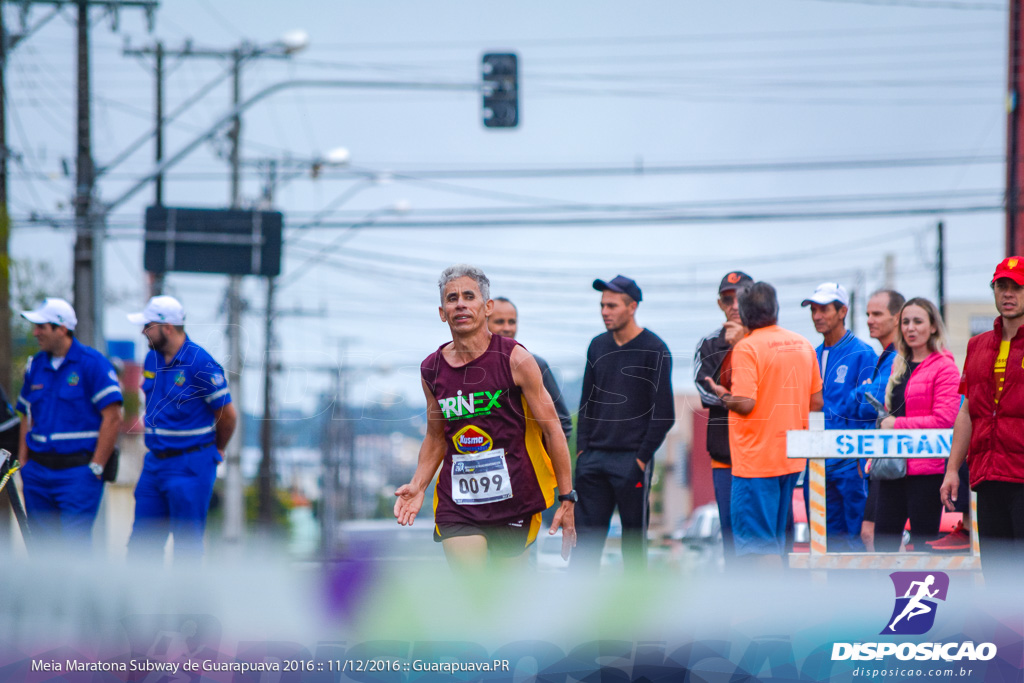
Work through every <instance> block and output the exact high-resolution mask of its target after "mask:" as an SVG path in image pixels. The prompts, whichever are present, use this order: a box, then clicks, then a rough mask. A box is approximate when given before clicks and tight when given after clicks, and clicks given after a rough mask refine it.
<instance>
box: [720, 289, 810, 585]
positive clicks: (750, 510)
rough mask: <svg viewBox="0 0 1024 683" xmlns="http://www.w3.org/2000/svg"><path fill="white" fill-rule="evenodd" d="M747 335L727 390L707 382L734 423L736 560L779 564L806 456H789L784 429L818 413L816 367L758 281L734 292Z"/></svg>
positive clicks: (778, 566) (734, 358) (804, 343)
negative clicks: (782, 323) (780, 321)
mask: <svg viewBox="0 0 1024 683" xmlns="http://www.w3.org/2000/svg"><path fill="white" fill-rule="evenodd" d="M739 307H740V318H741V319H742V321H743V325H744V326H745V327H746V328H747V329H748V330H750V334H748V335H747V336H746V337H744V338H743V339H742V340H740V342H739V343H737V344H736V346H735V348H734V349H733V352H732V390H731V393H730V391H729V390H726V388H725V387H723V386H722V385H720V384H718V383H716V382H715V381H714V380H712V379H710V378H709V379H708V380H707V384H708V386H709V387H710V388H711V390H712V391H713V392H715V394H716V395H717V396H718V397H719V398H720V399H721V400H722V402H723V403H725V405H726V407H727V408H728V409H729V412H730V414H731V417H732V420H731V421H730V425H729V450H730V452H731V454H732V504H731V508H732V527H733V538H734V540H735V544H736V555H737V557H738V558H739V559H742V558H744V557H747V560H746V561H747V562H749V564H750V565H751V567H752V568H758V569H779V570H781V569H782V555H783V554H784V553H785V550H786V520H787V518H788V517H789V512H790V506H791V505H792V499H793V487H794V486H795V485H796V481H797V479H798V478H799V476H800V474H799V473H800V472H801V471H802V470H803V469H804V464H805V461H804V460H790V459H789V458H787V457H786V432H787V431H788V430H791V429H807V424H808V415H809V413H810V412H812V411H818V410H821V408H822V406H823V405H824V401H823V399H822V395H821V387H822V385H821V372H820V370H819V369H818V358H817V356H816V355H815V353H814V348H813V347H812V346H811V343H810V342H809V341H807V340H806V339H805V338H803V337H802V336H800V335H799V334H796V333H795V332H790V331H789V330H785V329H783V328H781V327H779V325H778V317H779V300H778V296H777V295H776V293H775V288H774V287H772V286H771V285H770V284H768V283H767V282H756V283H754V284H753V285H751V286H750V287H748V288H747V289H746V291H744V292H743V293H742V294H741V295H740V297H739Z"/></svg>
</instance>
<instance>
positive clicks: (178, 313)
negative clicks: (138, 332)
mask: <svg viewBox="0 0 1024 683" xmlns="http://www.w3.org/2000/svg"><path fill="white" fill-rule="evenodd" d="M128 322H132V323H135V324H136V325H145V324H147V323H159V324H161V325H184V324H185V307H184V306H182V305H181V302H180V301H178V300H177V299H175V298H174V297H173V296H154V297H153V298H152V299H150V300H149V303H147V304H146V307H145V308H144V309H142V312H141V313H129V314H128Z"/></svg>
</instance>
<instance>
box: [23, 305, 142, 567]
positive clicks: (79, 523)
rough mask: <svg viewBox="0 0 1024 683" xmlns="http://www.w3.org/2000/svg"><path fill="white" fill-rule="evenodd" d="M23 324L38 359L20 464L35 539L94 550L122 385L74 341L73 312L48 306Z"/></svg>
mask: <svg viewBox="0 0 1024 683" xmlns="http://www.w3.org/2000/svg"><path fill="white" fill-rule="evenodd" d="M21 315H22V317H23V318H25V319H26V320H28V321H29V322H30V323H32V335H33V336H34V337H35V338H36V341H37V342H38V343H39V353H37V354H36V355H35V356H33V357H32V359H31V360H30V361H29V364H28V367H27V368H26V369H25V382H24V384H23V385H22V387H21V393H20V395H19V396H18V412H19V413H20V414H21V415H22V417H23V419H22V421H21V439H20V442H19V444H18V459H19V460H20V461H21V464H22V470H21V480H22V483H23V485H24V489H25V510H26V512H28V515H29V528H30V529H31V530H32V531H33V533H34V540H37V541H42V542H45V543H57V542H60V543H61V548H62V549H63V550H65V551H67V550H68V549H69V548H68V544H71V545H74V546H76V548H75V549H76V550H80V549H82V548H88V546H89V544H90V542H91V540H92V526H93V522H94V521H95V520H96V513H97V511H98V510H99V508H100V500H101V499H102V497H103V467H104V465H106V463H107V460H108V459H109V458H110V456H111V454H112V453H113V451H114V444H115V442H116V441H117V436H118V433H119V431H120V427H121V404H122V402H123V400H122V398H121V385H120V383H119V382H118V379H117V373H116V372H114V368H113V366H112V365H111V364H110V361H108V360H107V359H106V358H104V357H103V355H102V354H101V353H100V352H99V351H97V350H95V349H93V348H90V347H88V346H85V345H84V344H82V343H81V342H79V341H78V340H77V339H75V335H74V331H75V327H76V326H77V324H78V318H77V317H76V316H75V309H74V308H72V307H71V304H69V303H68V302H67V301H65V300H64V299H56V298H51V299H46V300H45V301H44V302H43V304H42V306H40V307H39V308H37V309H36V310H34V311H25V312H23V313H22V314H21Z"/></svg>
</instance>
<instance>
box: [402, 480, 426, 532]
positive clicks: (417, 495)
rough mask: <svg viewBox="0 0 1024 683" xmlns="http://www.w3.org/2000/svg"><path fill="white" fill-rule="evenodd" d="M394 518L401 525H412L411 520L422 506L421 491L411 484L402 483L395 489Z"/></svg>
mask: <svg viewBox="0 0 1024 683" xmlns="http://www.w3.org/2000/svg"><path fill="white" fill-rule="evenodd" d="M395 496H396V497H397V498H398V500H396V501H395V518H396V519H397V520H398V523H399V524H401V525H402V526H412V523H413V520H415V519H416V515H417V514H418V513H419V511H420V508H421V507H422V506H423V491H420V490H418V489H416V488H414V487H413V485H412V484H402V485H401V486H399V487H398V489H397V490H396V491H395Z"/></svg>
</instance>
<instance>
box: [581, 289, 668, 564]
mask: <svg viewBox="0 0 1024 683" xmlns="http://www.w3.org/2000/svg"><path fill="white" fill-rule="evenodd" d="M594 289H596V290H598V291H599V292H602V294H601V318H602V319H603V320H604V326H605V329H607V330H608V331H607V332H605V333H604V334H601V335H598V336H597V337H594V339H593V341H591V342H590V348H589V349H588V350H587V367H586V369H585V371H584V373H583V395H582V397H581V399H580V412H579V423H578V425H577V435H576V443H577V451H578V452H577V459H576V491H577V492H578V494H579V502H578V503H577V505H576V529H577V539H578V540H577V546H576V551H575V552H574V553H573V555H572V559H571V563H570V566H571V567H572V568H573V569H577V570H584V571H591V572H595V571H597V569H598V566H599V564H600V561H601V552H602V549H603V547H604V541H605V538H606V537H607V536H608V526H609V524H610V522H611V517H612V512H613V511H614V510H615V508H616V506H617V507H618V509H619V518H620V519H621V520H622V560H623V565H624V566H625V568H626V569H627V570H629V571H636V570H643V569H645V568H646V567H647V546H646V544H647V517H648V501H647V498H648V493H649V491H650V485H651V473H652V471H653V469H654V460H653V458H654V452H655V451H656V450H657V449H658V448H659V447H660V446H661V443H662V441H664V439H665V435H666V434H667V433H668V431H669V429H671V428H672V424H673V423H674V422H675V408H674V406H673V397H672V355H671V354H670V352H669V350H668V347H667V346H665V342H663V341H662V340H661V339H659V338H658V336H657V335H656V334H654V333H653V332H651V331H650V330H646V329H644V328H642V327H640V326H639V325H637V324H636V319H635V316H636V308H637V305H638V304H639V303H640V301H641V300H642V299H643V294H642V293H641V291H640V287H638V286H637V284H636V282H635V281H633V280H632V279H630V278H628V277H626V276H624V275H618V276H616V277H615V278H613V279H612V280H609V281H607V282H605V281H604V280H594Z"/></svg>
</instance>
